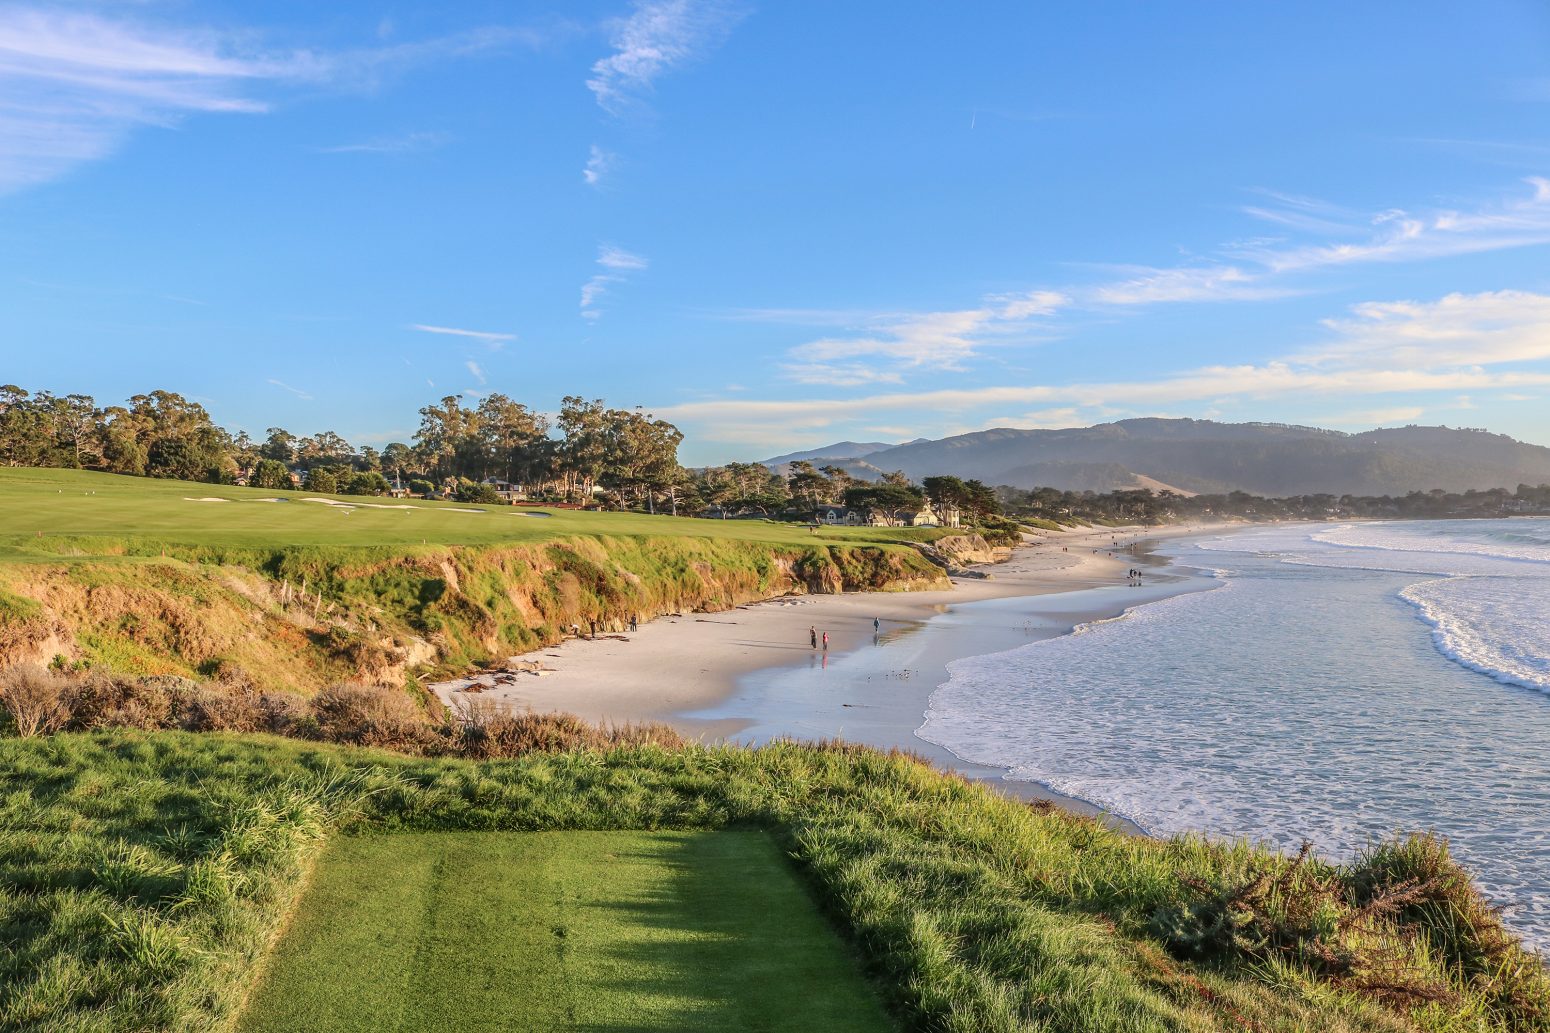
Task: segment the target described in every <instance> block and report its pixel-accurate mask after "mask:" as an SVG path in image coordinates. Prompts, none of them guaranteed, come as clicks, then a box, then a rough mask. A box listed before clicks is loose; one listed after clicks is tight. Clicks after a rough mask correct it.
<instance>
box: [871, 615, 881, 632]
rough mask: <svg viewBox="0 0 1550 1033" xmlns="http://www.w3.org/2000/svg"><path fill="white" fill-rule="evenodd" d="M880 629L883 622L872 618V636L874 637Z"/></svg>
mask: <svg viewBox="0 0 1550 1033" xmlns="http://www.w3.org/2000/svg"><path fill="white" fill-rule="evenodd" d="M882 628H883V622H882V621H880V620H878V619H877V618H876V617H873V618H872V634H874V635H875V634H877V633H878V632H879V631H881V630H882Z"/></svg>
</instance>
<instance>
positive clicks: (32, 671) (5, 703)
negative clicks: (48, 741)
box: [0, 664, 70, 739]
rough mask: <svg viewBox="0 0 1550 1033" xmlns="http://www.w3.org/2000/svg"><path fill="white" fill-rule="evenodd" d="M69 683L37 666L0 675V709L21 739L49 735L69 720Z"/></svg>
mask: <svg viewBox="0 0 1550 1033" xmlns="http://www.w3.org/2000/svg"><path fill="white" fill-rule="evenodd" d="M69 691H70V679H69V678H68V677H67V676H64V675H60V674H56V673H55V672H53V671H50V670H48V669H47V668H45V667H41V666H39V665H38V664H17V665H15V666H13V667H7V668H6V669H5V670H4V671H0V707H3V708H4V710H5V712H6V713H7V714H8V715H10V718H11V721H12V723H13V724H15V726H16V734H17V735H20V736H21V737H22V738H23V739H27V738H31V737H32V736H34V735H50V734H52V733H54V732H57V731H59V730H60V729H61V728H63V727H64V726H65V725H66V724H67V723H68V722H69V720H70V706H69Z"/></svg>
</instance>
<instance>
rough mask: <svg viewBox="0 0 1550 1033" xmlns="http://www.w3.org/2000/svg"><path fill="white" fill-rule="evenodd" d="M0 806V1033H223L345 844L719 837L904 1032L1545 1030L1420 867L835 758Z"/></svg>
mask: <svg viewBox="0 0 1550 1033" xmlns="http://www.w3.org/2000/svg"><path fill="white" fill-rule="evenodd" d="M0 785H3V786H4V792H3V795H0V887H3V890H0V944H3V945H4V949H3V950H0V1030H6V1031H10V1030H18V1031H19V1030H27V1031H29V1033H62V1031H71V1033H84V1031H102V1033H107V1031H130V1030H134V1031H143V1030H168V1031H192V1030H224V1029H229V1028H230V1027H231V1023H232V1022H233V1021H235V1019H236V1017H237V1016H238V1014H239V1013H240V1009H241V1002H242V1001H243V999H244V996H245V995H246V993H247V992H248V990H249V988H250V986H251V977H252V972H253V969H254V967H255V965H257V964H258V962H259V961H260V959H261V958H262V957H263V956H264V955H265V953H266V951H267V949H268V945H269V943H270V941H271V939H272V938H273V937H274V936H275V935H276V934H277V932H278V931H279V930H280V929H281V928H282V926H283V924H284V923H285V921H286V920H287V917H288V916H294V917H295V918H298V919H300V918H302V917H304V914H305V908H306V906H307V905H306V904H305V900H304V898H303V899H302V902H301V903H300V904H298V899H299V887H300V886H301V885H302V883H303V881H304V877H305V875H306V874H307V873H308V872H309V871H312V870H313V867H314V864H315V861H316V858H317V857H318V855H319V852H320V850H321V849H322V847H323V846H324V845H325V844H326V843H327V842H329V841H330V840H331V839H333V837H336V836H338V835H340V834H341V832H347V833H349V834H353V835H367V834H385V833H412V832H470V831H486V832H543V831H555V832H568V831H575V830H589V831H620V832H631V831H637V832H638V831H648V832H654V831H659V830H678V831H684V832H701V831H709V830H726V829H731V830H758V831H760V832H761V833H762V834H766V835H768V836H770V837H772V839H773V841H774V842H775V843H776V844H777V845H778V846H779V848H780V849H781V850H783V851H785V852H786V853H787V854H788V855H789V857H790V858H791V859H792V862H793V864H794V867H795V870H796V871H797V872H798V873H799V875H800V877H801V878H802V880H803V881H804V882H805V883H806V885H807V888H808V891H809V892H810V893H811V894H812V896H813V898H814V899H815V900H817V901H818V902H819V904H820V906H821V907H822V908H823V910H824V911H825V913H826V914H827V915H828V916H829V919H830V921H831V922H832V923H833V924H834V926H835V928H837V929H838V930H839V932H840V934H841V935H842V937H843V938H844V939H845V940H846V941H848V943H849V944H850V945H851V948H852V949H853V950H855V951H856V952H857V953H858V954H859V956H860V958H861V959H862V962H863V967H864V970H865V971H866V973H867V975H868V976H869V977H870V978H871V980H872V981H873V985H874V986H875V987H876V988H877V992H878V994H879V995H880V997H881V999H882V1000H883V1002H884V1005H885V1007H886V1008H887V1009H888V1011H889V1014H890V1015H891V1016H892V1018H893V1020H894V1021H895V1022H896V1023H897V1024H898V1025H899V1026H900V1027H901V1028H903V1029H906V1030H911V1031H925V1030H931V1031H947V1033H1013V1031H1017V1033H1032V1031H1042V1033H1057V1031H1087V1033H1142V1031H1147V1033H1161V1031H1192V1033H1204V1031H1228V1030H1233V1031H1241V1030H1255V1031H1258V1033H1291V1031H1315V1030H1316V1031H1321V1033H1356V1031H1363V1033H1371V1031H1392V1033H1399V1031H1424V1033H1463V1031H1472V1033H1473V1031H1478V1033H1508V1031H1546V1030H1550V981H1547V979H1546V976H1545V973H1544V970H1543V968H1542V967H1541V966H1540V965H1539V963H1538V962H1537V961H1536V960H1535V959H1534V958H1533V957H1532V956H1531V955H1528V954H1526V953H1524V952H1523V951H1522V950H1521V949H1519V948H1517V947H1516V946H1515V945H1513V944H1512V943H1511V942H1510V938H1508V937H1503V936H1502V935H1501V931H1500V925H1499V922H1497V921H1496V920H1495V918H1494V916H1492V915H1491V914H1490V913H1489V912H1488V911H1487V910H1486V909H1484V908H1482V907H1479V906H1478V895H1474V894H1473V891H1472V890H1469V889H1468V883H1467V877H1464V876H1462V875H1460V874H1459V873H1458V870H1457V868H1456V866H1451V862H1448V861H1447V860H1446V855H1445V853H1443V852H1440V851H1439V850H1437V849H1433V848H1429V847H1427V848H1423V849H1416V850H1408V851H1398V852H1395V851H1390V852H1388V853H1386V854H1381V855H1380V856H1378V857H1376V858H1375V859H1369V860H1368V861H1365V862H1358V863H1356V864H1354V865H1353V866H1350V867H1349V868H1336V867H1332V866H1329V865H1324V864H1322V863H1321V862H1319V863H1315V862H1298V861H1297V860H1295V859H1291V858H1286V857H1284V856H1281V855H1278V854H1275V853H1273V852H1270V851H1267V850H1263V849H1259V848H1255V847H1251V846H1247V845H1241V844H1240V845H1231V844H1228V845H1219V844H1212V843H1208V842H1204V841H1202V840H1198V839H1192V838H1182V839H1175V840H1150V839H1144V838H1139V837H1132V836H1127V835H1123V834H1120V833H1117V832H1114V831H1112V830H1109V829H1107V828H1105V827H1104V826H1102V825H1101V824H1099V823H1097V822H1095V821H1092V820H1089V819H1084V818H1080V817H1075V816H1072V815H1068V814H1064V813H1061V812H1058V811H1045V810H1039V809H1035V808H1029V807H1027V806H1024V805H1022V804H1019V803H1016V802H1014V801H1010V800H1007V799H1004V798H1001V797H998V796H996V795H995V794H993V793H991V792H989V791H988V790H986V789H984V788H982V787H978V786H973V785H969V784H966V783H964V782H962V781H961V780H958V779H954V778H951V777H948V776H944V775H942V774H940V773H939V772H936V771H934V770H932V769H930V768H928V767H926V766H924V765H922V764H919V763H917V762H915V761H912V760H910V759H908V758H905V757H900V756H884V755H881V754H877V753H874V752H871V751H867V750H861V749H854V748H849V747H843V748H841V747H822V746H802V745H796V744H776V745H773V746H770V747H766V748H762V749H759V750H745V749H734V748H716V749H706V748H697V747H696V748H688V749H683V750H664V749H660V748H656V747H651V746H645V747H638V748H628V749H616V750H609V751H602V752H599V751H580V752H568V753H557V754H544V753H533V754H528V755H526V756H523V757H520V758H516V759H512V760H499V761H486V762H475V761H468V760H454V759H430V758H408V757H402V756H397V755H393V754H388V753H383V752H376V751H369V750H361V749H352V748H345V747H337V746H322V745H308V744H303V743H297V742H294V741H288V740H281V739H276V738H273V737H268V736H227V735H196V734H190V733H175V732H156V733H142V732H128V731H118V732H111V733H93V734H71V735H62V736H56V737H53V738H49V739H32V740H14V739H13V740H0ZM1429 869H1431V870H1438V871H1441V872H1443V873H1444V874H1446V875H1448V876H1450V878H1451V881H1450V883H1449V886H1448V887H1447V888H1446V889H1445V890H1443V891H1440V892H1433V891H1432V890H1431V889H1426V888H1427V887H1432V886H1435V883H1434V881H1433V880H1431V879H1429V878H1424V877H1423V878H1421V879H1420V880H1419V881H1417V880H1416V879H1415V876H1417V875H1423V876H1424V873H1425V872H1426V871H1427V870H1429ZM1267 873H1268V874H1267ZM1396 880H1397V881H1396ZM1395 886H1398V887H1401V888H1404V887H1407V886H1408V887H1409V891H1407V892H1408V895H1405V896H1402V898H1396V897H1394V896H1393V895H1392V893H1390V890H1391V889H1392V888H1393V887H1395ZM1244 887H1251V888H1252V891H1245V890H1244ZM1423 889H1425V892H1423ZM1384 900H1389V901H1390V902H1395V901H1397V902H1398V904H1400V905H1402V906H1396V907H1383V906H1379V904H1380V902H1381V901H1384ZM1385 987H1393V988H1399V989H1398V990H1394V991H1393V992H1390V990H1386V989H1385ZM1405 987H1417V988H1420V989H1421V990H1422V991H1424V992H1422V993H1415V994H1412V993H1409V992H1408V991H1406V990H1405V989H1404V988H1405ZM801 993H802V985H801V980H794V981H793V982H792V983H791V994H792V995H793V996H795V995H799V994H801ZM601 1028H607V1027H606V1026H603V1027H601Z"/></svg>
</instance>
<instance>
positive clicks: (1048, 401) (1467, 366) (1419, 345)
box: [658, 291, 1550, 441]
mask: <svg viewBox="0 0 1550 1033" xmlns="http://www.w3.org/2000/svg"><path fill="white" fill-rule="evenodd" d="M1352 311H1353V316H1352V317H1350V318H1345V319H1338V320H1329V321H1327V322H1326V323H1325V326H1326V329H1327V332H1328V333H1329V335H1330V336H1329V339H1327V340H1326V341H1325V342H1323V343H1322V344H1320V345H1317V346H1315V347H1312V348H1309V349H1307V350H1306V351H1305V352H1303V353H1302V354H1300V355H1294V356H1290V357H1287V358H1284V359H1278V360H1272V361H1269V362H1264V363H1259V364H1255V363H1244V364H1240V365H1232V366H1222V365H1218V366H1206V367H1201V368H1197V369H1192V370H1184V371H1180V372H1178V373H1175V374H1171V375H1166V376H1162V377H1160V378H1158V379H1155V380H1145V381H1099V382H1090V383H1071V384H1061V385H1055V384H998V385H993V386H989V387H975V388H945V389H935V390H928V391H898V392H889V393H884V394H875V395H870V396H865V397H860V398H846V399H843V400H839V401H836V400H831V399H793V400H770V401H757V400H751V399H745V398H739V399H725V400H718V401H706V402H687V403H683V404H680V405H676V406H667V407H663V408H660V409H659V410H658V412H659V413H660V414H661V415H662V416H663V417H664V418H666V419H672V420H684V421H691V422H700V423H704V424H708V425H709V428H708V431H707V433H709V434H712V435H714V436H717V437H721V438H723V439H724V440H728V441H732V440H738V441H741V440H754V431H755V429H756V428H758V427H762V428H763V429H764V431H765V434H766V435H767V440H775V439H777V438H778V439H784V438H786V437H788V436H789V434H788V433H787V432H788V431H791V430H795V431H797V432H800V431H802V430H803V429H804V428H813V427H828V426H831V425H833V424H836V423H840V424H844V423H849V422H851V421H858V420H863V419H869V420H872V421H875V420H876V419H877V415H878V414H885V413H886V414H897V415H899V416H901V417H903V416H913V417H916V418H918V417H919V416H920V414H923V413H928V414H930V415H931V418H932V419H933V420H934V421H937V422H940V421H941V420H942V418H943V417H944V416H946V415H949V414H952V415H962V414H967V413H972V412H974V411H976V410H980V411H983V410H985V409H987V408H990V407H995V409H996V410H1000V411H1010V408H1011V407H1012V406H1017V405H1030V404H1031V405H1038V406H1042V407H1044V408H1041V409H1038V410H1035V411H1032V412H1029V413H1028V414H1027V417H1026V419H1027V421H1028V422H1029V423H1031V424H1033V425H1037V424H1038V423H1040V422H1044V423H1048V424H1051V425H1054V424H1057V423H1058V424H1063V425H1068V424H1065V421H1067V420H1071V419H1075V418H1076V417H1077V411H1078V410H1089V411H1091V410H1103V409H1107V408H1108V407H1111V406H1115V405H1122V406H1123V407H1124V408H1125V409H1126V410H1128V411H1132V412H1143V411H1153V412H1155V411H1156V410H1158V409H1159V408H1161V407H1165V406H1174V405H1178V404H1181V403H1197V404H1208V405H1210V406H1212V407H1216V406H1219V405H1221V404H1224V403H1226V402H1228V401H1247V402H1256V403H1262V402H1264V401H1265V400H1267V399H1284V398H1297V397H1301V398H1306V399H1323V398H1329V397H1337V396H1364V395H1365V396H1384V395H1390V396H1392V395H1400V394H1410V395H1420V394H1427V393H1438V394H1442V393H1446V395H1447V396H1448V397H1449V398H1457V397H1458V395H1459V394H1460V392H1479V391H1485V390H1492V389H1497V390H1504V391H1514V390H1521V389H1524V388H1542V387H1546V386H1550V372H1545V371H1542V368H1529V369H1524V368H1513V367H1514V364H1521V363H1523V362H1525V361H1531V360H1541V359H1545V358H1550V296H1547V295H1539V294H1530V293H1526V292H1516V291H1499V292H1488V293H1484V294H1475V295H1462V294H1453V295H1448V296H1446V297H1444V298H1442V299H1440V300H1438V301H1435V302H1429V303H1418V302H1374V303H1368V304H1363V305H1357V306H1354V307H1353V310H1352ZM1492 366H1496V367H1506V368H1499V369H1491V368H1488V367H1492ZM804 380H805V381H806V382H812V381H811V378H804ZM1415 408H1416V406H1415V405H1414V404H1412V403H1410V402H1409V400H1406V401H1405V402H1404V404H1402V405H1399V406H1393V407H1383V408H1373V409H1368V410H1365V411H1363V412H1362V413H1360V414H1359V415H1360V416H1362V417H1371V416H1374V415H1381V416H1383V417H1384V419H1382V420H1370V419H1365V418H1364V419H1360V420H1356V419H1353V421H1352V422H1365V423H1372V422H1393V421H1394V420H1403V419H1410V418H1414V416H1413V415H1411V410H1413V409H1415ZM1109 411H1112V410H1109ZM1414 415H1419V413H1415V414H1414ZM728 425H730V426H733V427H735V428H736V431H735V433H736V435H738V436H736V437H725V436H724V434H723V427H724V426H728Z"/></svg>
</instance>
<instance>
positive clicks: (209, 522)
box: [0, 468, 940, 562]
mask: <svg viewBox="0 0 1550 1033" xmlns="http://www.w3.org/2000/svg"><path fill="white" fill-rule="evenodd" d="M204 499H217V500H220V501H215V502H209V501H195V500H204ZM277 499H278V500H280V501H275V500H277ZM319 499H329V500H332V501H334V502H337V503H342V504H343V505H327V504H325V503H324V502H321V501H316V500H319ZM309 500H312V501H309ZM346 507H350V508H346ZM56 535H65V536H71V537H83V536H84V537H94V536H106V537H134V538H144V539H150V540H159V541H168V542H177V543H179V544H184V545H215V546H236V547H258V548H277V547H283V546H286V545H343V546H351V545H421V544H425V545H476V544H493V543H500V542H514V543H516V542H535V541H543V540H546V539H551V538H560V537H564V536H567V535H669V536H672V535H692V536H697V537H709V538H731V539H742V540H748V541H762V542H775V543H784V544H796V543H804V544H811V543H812V542H814V541H815V540H816V541H840V542H850V543H856V542H862V541H877V542H898V541H919V540H930V539H932V538H935V537H939V536H940V532H938V531H936V530H934V529H923V528H908V529H906V528H868V527H855V528H825V529H824V532H823V534H822V535H821V536H818V537H816V538H815V536H814V535H813V534H812V533H811V532H810V531H809V530H808V529H807V528H805V527H803V526H801V525H800V524H792V523H779V522H772V521H766V520H698V519H693V518H689V517H670V516H648V515H644V514H639V513H596V512H587V513H583V512H578V511H576V510H564V509H555V510H526V509H520V508H516V507H512V506H466V505H458V504H455V503H448V502H427V501H423V500H420V499H408V500H399V499H393V498H366V497H360V496H349V495H330V496H323V495H317V494H315V493H312V492H306V491H263V490H259V489H257V488H237V487H231V486H227V485H219V484H200V483H196V482H192V481H166V480H155V479H152V478H147V477H124V476H118V475H115V474H106V473H90V472H83V471H80V470H39V469H29V468H20V469H11V468H0V557H4V556H6V555H7V554H9V555H10V556H11V557H13V558H22V557H24V556H26V555H27V554H28V553H29V552H33V551H34V550H35V548H36V546H38V545H39V541H38V539H39V537H40V536H41V537H45V538H46V537H51V536H56ZM51 558H52V559H53V560H54V561H56V562H57V561H58V559H59V557H57V556H55V557H51Z"/></svg>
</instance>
